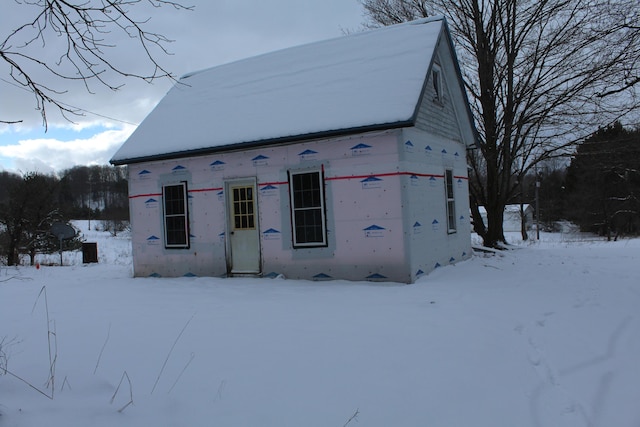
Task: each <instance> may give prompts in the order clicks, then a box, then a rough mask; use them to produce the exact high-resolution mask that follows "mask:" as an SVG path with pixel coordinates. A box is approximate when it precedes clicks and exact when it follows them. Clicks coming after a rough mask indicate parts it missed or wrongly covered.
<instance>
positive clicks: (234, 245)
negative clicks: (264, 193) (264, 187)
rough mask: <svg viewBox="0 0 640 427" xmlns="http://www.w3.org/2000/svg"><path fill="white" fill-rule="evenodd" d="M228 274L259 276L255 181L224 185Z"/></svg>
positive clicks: (240, 181)
mask: <svg viewBox="0 0 640 427" xmlns="http://www.w3.org/2000/svg"><path fill="white" fill-rule="evenodd" d="M227 209H228V213H227V215H228V218H229V221H228V222H229V224H228V230H229V246H228V250H229V252H230V254H228V258H229V266H230V273H232V274H234V273H236V274H237V273H246V274H256V273H260V234H259V230H258V215H257V213H258V212H257V203H256V183H255V180H253V179H252V180H238V181H232V182H228V183H227Z"/></svg>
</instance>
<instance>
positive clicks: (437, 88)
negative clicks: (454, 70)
mask: <svg viewBox="0 0 640 427" xmlns="http://www.w3.org/2000/svg"><path fill="white" fill-rule="evenodd" d="M431 83H432V84H433V91H434V93H435V95H434V97H433V100H434V101H436V102H440V103H442V102H443V98H442V77H441V76H440V68H438V67H437V66H435V65H434V66H433V69H432V70H431Z"/></svg>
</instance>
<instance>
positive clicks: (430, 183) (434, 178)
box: [429, 176, 438, 187]
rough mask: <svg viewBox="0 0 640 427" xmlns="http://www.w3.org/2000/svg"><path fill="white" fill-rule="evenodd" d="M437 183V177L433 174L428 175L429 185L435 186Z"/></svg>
mask: <svg viewBox="0 0 640 427" xmlns="http://www.w3.org/2000/svg"><path fill="white" fill-rule="evenodd" d="M437 183H438V179H437V178H436V177H435V176H430V177H429V185H430V186H432V187H435V186H436V184H437Z"/></svg>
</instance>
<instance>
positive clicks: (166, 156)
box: [109, 117, 415, 166]
mask: <svg viewBox="0 0 640 427" xmlns="http://www.w3.org/2000/svg"><path fill="white" fill-rule="evenodd" d="M414 124H415V117H411V118H410V119H408V120H401V121H397V122H393V123H382V124H375V125H366V126H358V127H352V128H348V129H336V130H329V131H322V132H312V133H307V134H302V135H291V136H284V137H278V138H270V139H261V140H257V141H246V142H239V143H234V144H226V145H221V146H218V147H205V148H198V149H194V150H185V151H175V152H172V153H162V154H153V155H149V156H140V157H130V158H122V159H113V158H112V159H111V160H109V163H111V164H112V165H114V166H122V165H130V164H136V163H145V162H152V161H162V160H173V159H182V158H185V157H195V156H204V155H208V154H215V153H224V152H230V151H239V150H247V149H252V148H258V147H265V146H272V145H286V144H294V143H298V142H305V141H309V140H317V139H327V138H335V137H341V136H351V135H356V134H360V133H365V132H374V131H381V130H392V129H400V128H404V127H409V126H414Z"/></svg>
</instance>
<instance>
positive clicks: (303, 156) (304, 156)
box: [298, 150, 318, 160]
mask: <svg viewBox="0 0 640 427" xmlns="http://www.w3.org/2000/svg"><path fill="white" fill-rule="evenodd" d="M317 154H318V152H317V151H314V150H304V151H303V152H302V153H299V154H298V156H299V157H300V160H313V159H315V158H316V155H317Z"/></svg>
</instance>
